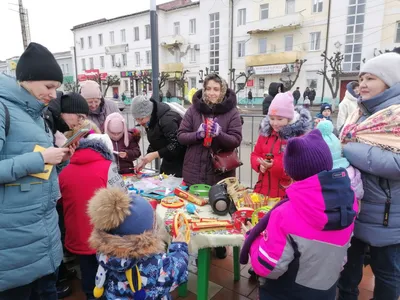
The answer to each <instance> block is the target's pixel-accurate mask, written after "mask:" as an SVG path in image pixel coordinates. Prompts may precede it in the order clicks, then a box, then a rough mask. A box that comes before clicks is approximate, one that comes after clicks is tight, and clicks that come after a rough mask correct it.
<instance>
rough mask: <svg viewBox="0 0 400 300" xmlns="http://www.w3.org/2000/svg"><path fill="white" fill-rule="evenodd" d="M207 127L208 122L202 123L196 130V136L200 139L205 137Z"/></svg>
mask: <svg viewBox="0 0 400 300" xmlns="http://www.w3.org/2000/svg"><path fill="white" fill-rule="evenodd" d="M206 128H207V126H206V124H204V123H202V124H200V126H199V129H197V132H196V138H197V139H198V140H201V139H204V138H205V137H206Z"/></svg>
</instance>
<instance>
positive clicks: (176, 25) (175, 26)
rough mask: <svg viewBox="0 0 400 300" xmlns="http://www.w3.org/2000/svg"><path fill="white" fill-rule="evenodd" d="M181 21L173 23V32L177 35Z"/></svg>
mask: <svg viewBox="0 0 400 300" xmlns="http://www.w3.org/2000/svg"><path fill="white" fill-rule="evenodd" d="M180 27H181V23H180V22H175V23H174V34H175V35H178V34H180V33H181V28H180Z"/></svg>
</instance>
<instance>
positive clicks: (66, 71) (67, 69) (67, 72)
mask: <svg viewBox="0 0 400 300" xmlns="http://www.w3.org/2000/svg"><path fill="white" fill-rule="evenodd" d="M65 73H66V74H69V68H68V64H66V65H65Z"/></svg>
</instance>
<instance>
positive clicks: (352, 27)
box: [343, 0, 365, 72]
mask: <svg viewBox="0 0 400 300" xmlns="http://www.w3.org/2000/svg"><path fill="white" fill-rule="evenodd" d="M364 21H365V1H364V0H358V1H353V0H350V2H349V6H348V9H347V29H346V37H345V45H344V60H343V71H344V72H357V71H359V70H360V65H361V49H362V42H363V33H364Z"/></svg>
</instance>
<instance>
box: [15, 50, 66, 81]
mask: <svg viewBox="0 0 400 300" xmlns="http://www.w3.org/2000/svg"><path fill="white" fill-rule="evenodd" d="M16 75H17V80H18V81H42V80H51V81H58V82H60V83H62V82H63V73H62V71H61V68H60V66H59V64H58V63H57V61H56V59H55V58H54V56H53V54H51V52H50V51H49V50H48V49H47V48H46V47H44V46H42V45H40V44H37V43H30V44H29V46H28V48H26V49H25V51H24V53H22V55H21V57H20V58H19V61H18V64H17V70H16Z"/></svg>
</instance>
